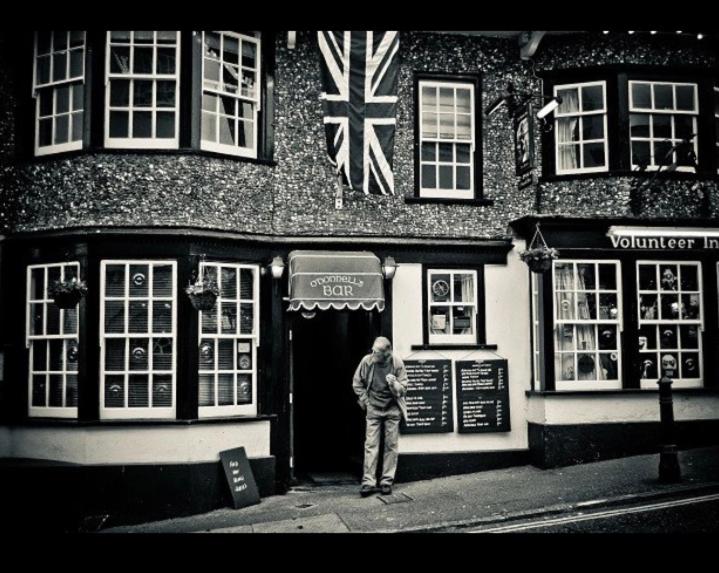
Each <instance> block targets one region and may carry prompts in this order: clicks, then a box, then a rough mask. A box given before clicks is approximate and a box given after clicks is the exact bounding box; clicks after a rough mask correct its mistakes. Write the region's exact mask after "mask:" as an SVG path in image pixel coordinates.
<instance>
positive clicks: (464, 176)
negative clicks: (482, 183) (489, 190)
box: [457, 167, 471, 190]
mask: <svg viewBox="0 0 719 573" xmlns="http://www.w3.org/2000/svg"><path fill="white" fill-rule="evenodd" d="M470 177H471V176H470V172H469V167H457V189H463V190H466V189H469V188H470V187H471V185H470V182H471V179H470Z"/></svg>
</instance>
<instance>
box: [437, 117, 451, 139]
mask: <svg viewBox="0 0 719 573" xmlns="http://www.w3.org/2000/svg"><path fill="white" fill-rule="evenodd" d="M439 137H440V138H443V139H454V114H452V113H440V114H439Z"/></svg>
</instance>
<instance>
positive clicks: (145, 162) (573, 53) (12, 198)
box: [0, 32, 719, 238]
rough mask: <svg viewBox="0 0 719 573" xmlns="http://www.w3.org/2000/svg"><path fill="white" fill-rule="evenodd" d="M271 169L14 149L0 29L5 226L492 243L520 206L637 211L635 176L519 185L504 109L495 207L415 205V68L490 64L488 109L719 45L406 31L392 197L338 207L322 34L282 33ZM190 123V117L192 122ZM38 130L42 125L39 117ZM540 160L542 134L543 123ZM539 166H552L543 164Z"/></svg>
mask: <svg viewBox="0 0 719 573" xmlns="http://www.w3.org/2000/svg"><path fill="white" fill-rule="evenodd" d="M274 41H275V47H276V70H275V117H274V123H275V155H274V160H275V164H274V165H266V164H261V163H255V162H248V161H243V160H240V159H235V158H221V157H216V156H210V155H207V154H200V153H193V152H191V151H187V152H172V153H152V154H144V153H142V152H137V153H130V152H109V151H108V152H102V153H80V154H74V155H72V156H65V157H62V156H58V157H56V158H44V159H42V160H33V159H30V160H17V159H15V155H14V134H15V109H16V103H17V102H16V101H15V99H14V94H15V87H14V82H15V78H14V74H13V73H12V70H11V68H12V66H10V65H9V58H11V57H12V58H15V57H16V54H13V51H12V49H11V46H9V45H8V42H7V41H4V40H3V38H2V37H0V170H1V171H0V185H1V187H0V233H3V232H4V233H8V232H15V231H30V230H40V229H59V228H66V227H78V226H107V225H117V226H137V225H141V226H182V227H186V226H193V227H202V228H207V229H214V230H226V231H233V232H241V233H257V234H277V235H308V236H318V235H338V236H347V235H351V236H391V237H405V236H406V237H426V238H430V237H435V238H458V237H462V238H489V237H497V236H502V235H506V234H507V232H508V231H507V224H508V222H509V221H511V220H513V219H516V218H518V217H521V216H523V215H528V214H533V213H536V212H537V210H539V212H541V213H545V214H548V213H551V214H557V215H573V216H577V215H579V216H595V215H599V216H624V215H628V214H629V185H630V181H629V179H628V178H627V177H624V178H621V177H606V176H604V177H597V178H583V179H576V180H572V179H564V180H561V181H559V180H556V181H541V182H540V183H539V184H538V186H535V185H531V186H528V187H525V188H523V189H519V188H518V185H517V178H516V177H515V174H514V156H513V137H512V129H511V121H510V118H509V116H508V114H507V112H506V110H503V111H500V112H499V113H497V114H495V115H494V116H492V117H491V118H489V119H487V118H484V117H481V118H477V120H478V122H479V123H480V124H481V139H482V187H483V191H484V197H485V198H489V199H492V200H493V203H492V204H491V205H476V204H443V203H422V204H418V203H411V204H410V203H407V202H405V198H406V197H411V196H413V195H414V192H415V191H414V190H415V182H414V141H415V133H414V131H415V130H414V122H415V117H414V114H415V110H414V78H413V74H414V72H419V71H424V72H444V73H464V74H466V73H479V74H480V75H481V81H482V94H481V102H482V104H481V107H482V108H483V107H484V106H486V103H487V102H489V101H492V100H493V99H494V98H495V97H496V96H497V95H498V94H499V93H500V92H501V90H502V89H503V88H504V86H505V85H506V83H507V82H508V81H512V82H513V83H514V84H515V85H518V86H522V87H523V88H525V89H528V90H534V91H537V92H538V91H539V89H540V83H539V79H538V78H537V76H535V75H534V73H535V72H537V73H539V72H541V70H546V69H557V68H562V69H564V68H566V69H570V68H579V67H586V66H598V65H609V64H618V63H637V64H655V65H692V66H699V67H702V68H706V69H716V66H717V58H716V52H715V51H713V50H712V49H710V48H705V47H704V46H702V45H700V44H699V43H698V42H694V43H693V44H692V43H691V42H687V41H683V42H674V41H670V40H667V39H666V38H659V37H657V38H650V37H648V36H642V37H639V36H636V37H629V36H623V37H621V38H618V37H616V36H614V35H613V36H612V37H604V36H602V35H601V34H579V35H567V36H558V37H547V38H545V39H544V40H543V42H542V44H541V45H540V48H539V51H538V52H537V56H536V58H535V63H534V68H535V69H534V70H533V69H532V65H531V64H530V63H528V62H523V61H522V60H520V58H519V48H518V46H517V42H516V39H506V38H493V37H469V36H463V35H456V34H441V35H439V34H431V33H424V32H402V34H401V40H400V58H401V69H400V76H399V105H398V118H397V119H398V124H397V133H396V139H395V159H394V173H395V186H396V189H395V195H393V196H376V195H371V196H365V195H363V194H362V193H357V192H350V191H346V192H345V205H344V207H343V208H342V209H335V207H334V193H335V177H334V174H333V170H332V168H331V165H330V163H329V161H328V160H327V156H326V153H325V149H324V145H325V139H324V131H323V124H322V108H321V102H320V99H319V95H320V89H321V88H320V77H319V64H318V53H317V48H316V41H315V33H313V32H300V33H298V37H297V45H296V47H295V48H294V49H288V47H287V42H286V34H284V33H278V34H277V35H276V37H275V40H274ZM181 121H182V119H181ZM27 129H32V125H28V126H27ZM535 133H536V144H537V163H538V165H541V146H540V142H539V130H538V129H536V130H535ZM540 172H541V168H540ZM650 193H651V195H648V196H647V197H646V200H645V201H643V203H642V204H643V205H644V206H645V210H644V211H642V213H641V214H640V215H639V216H640V217H655V216H662V217H695V216H698V215H700V214H701V213H702V205H707V204H708V205H709V206H710V211H711V214H712V215H714V216H717V215H719V191H718V189H717V182H716V178H710V179H707V180H702V181H699V182H698V184H697V181H695V180H691V179H685V180H682V179H678V180H672V181H669V182H667V184H666V185H663V186H660V187H659V188H657V189H655V190H654V191H651V192H650Z"/></svg>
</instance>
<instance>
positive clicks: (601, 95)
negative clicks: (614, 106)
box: [554, 81, 609, 174]
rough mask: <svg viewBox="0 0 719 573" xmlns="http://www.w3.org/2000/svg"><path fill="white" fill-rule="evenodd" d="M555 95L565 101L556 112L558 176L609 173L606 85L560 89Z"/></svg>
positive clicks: (571, 86)
mask: <svg viewBox="0 0 719 573" xmlns="http://www.w3.org/2000/svg"><path fill="white" fill-rule="evenodd" d="M554 95H555V96H559V97H561V98H562V103H561V104H560V105H559V107H558V108H557V110H556V112H555V116H556V136H555V150H556V161H557V174H569V173H592V172H596V171H606V170H607V167H608V155H609V153H608V148H607V105H606V82H603V81H601V82H588V83H581V84H563V85H558V86H555V87H554Z"/></svg>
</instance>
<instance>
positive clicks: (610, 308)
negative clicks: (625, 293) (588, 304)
mask: <svg viewBox="0 0 719 573" xmlns="http://www.w3.org/2000/svg"><path fill="white" fill-rule="evenodd" d="M618 317H619V310H618V307H617V295H616V294H613V293H601V294H600V295H599V318H600V319H602V320H616V319H617V318H618Z"/></svg>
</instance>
